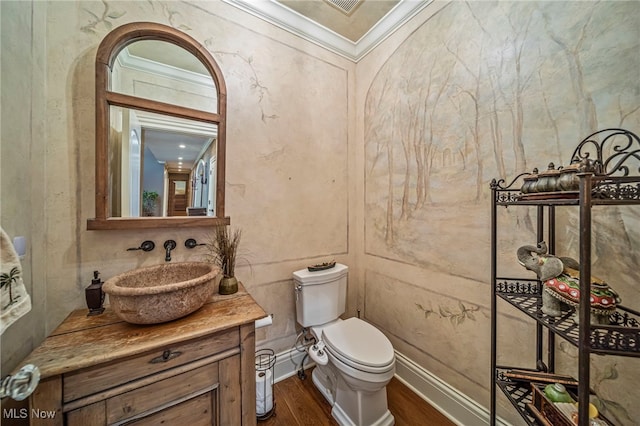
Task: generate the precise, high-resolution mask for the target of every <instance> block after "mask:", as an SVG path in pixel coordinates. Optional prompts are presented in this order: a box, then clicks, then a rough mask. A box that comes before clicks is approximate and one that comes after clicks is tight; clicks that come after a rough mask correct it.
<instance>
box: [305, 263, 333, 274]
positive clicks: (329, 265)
mask: <svg viewBox="0 0 640 426" xmlns="http://www.w3.org/2000/svg"><path fill="white" fill-rule="evenodd" d="M334 266H336V261H335V260H332V261H331V262H325V263H318V264H317V265H312V266H308V267H307V269H308V270H309V272H316V271H324V270H325V269H331V268H333V267H334Z"/></svg>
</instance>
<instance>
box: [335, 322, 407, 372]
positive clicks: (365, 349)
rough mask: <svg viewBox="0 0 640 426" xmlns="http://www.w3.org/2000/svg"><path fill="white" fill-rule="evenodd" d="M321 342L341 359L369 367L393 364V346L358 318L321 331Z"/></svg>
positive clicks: (376, 330)
mask: <svg viewBox="0 0 640 426" xmlns="http://www.w3.org/2000/svg"><path fill="white" fill-rule="evenodd" d="M322 340H323V341H324V343H325V344H326V345H327V346H329V347H330V348H331V349H332V350H334V351H336V352H337V353H339V354H340V355H342V356H343V357H345V358H347V359H349V360H351V361H353V362H355V363H358V364H360V365H364V366H369V367H384V366H387V365H389V364H390V363H392V362H393V359H394V354H393V346H392V345H391V342H390V341H389V339H387V336H385V335H384V334H382V332H381V331H380V330H378V329H377V328H375V327H374V326H372V325H371V324H369V323H367V322H365V321H362V320H360V319H358V318H349V319H346V320H344V321H340V322H338V323H336V324H334V325H332V326H330V327H327V328H325V329H324V330H322Z"/></svg>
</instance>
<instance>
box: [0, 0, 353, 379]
mask: <svg viewBox="0 0 640 426" xmlns="http://www.w3.org/2000/svg"><path fill="white" fill-rule="evenodd" d="M133 21H155V22H160V23H163V24H167V25H171V26H174V27H176V28H179V29H181V30H182V31H184V32H186V33H188V34H190V35H191V36H193V37H194V38H195V39H197V40H199V41H200V42H201V43H202V44H203V45H204V46H205V47H206V48H207V49H209V51H210V52H211V53H212V55H213V57H214V58H215V59H216V61H218V64H219V65H220V68H221V70H222V73H223V75H224V77H225V80H226V84H227V93H228V105H227V106H228V126H227V187H226V200H227V201H226V213H227V215H229V216H230V217H231V222H232V226H234V227H239V228H242V230H243V237H242V247H241V252H242V254H243V257H244V258H245V259H246V261H247V262H240V264H239V266H238V268H237V275H238V276H239V278H240V279H241V280H242V281H243V283H244V284H245V286H246V287H247V288H248V290H249V291H250V292H251V293H252V294H253V295H254V297H255V298H256V300H257V301H258V302H259V303H260V304H261V305H262V306H263V307H264V309H265V310H266V311H267V312H269V313H273V314H274V323H273V325H272V326H271V327H268V328H264V329H261V330H259V331H258V344H259V345H261V346H266V347H270V348H273V349H275V350H276V352H279V351H282V350H285V349H289V348H291V347H292V346H293V344H294V341H295V336H296V333H297V329H296V323H295V305H294V299H293V284H292V275H291V274H292V272H293V271H295V270H297V269H301V268H304V267H306V266H307V265H310V264H314V263H318V262H323V261H327V260H331V259H336V260H337V261H340V262H343V263H346V264H350V263H352V262H353V260H352V259H351V257H350V255H349V238H350V234H349V227H348V221H349V214H350V210H353V209H350V208H349V204H350V203H351V202H352V200H353V199H354V198H355V194H353V193H352V192H351V190H350V189H349V179H350V176H349V167H350V166H351V165H350V160H349V156H350V155H351V154H350V152H351V150H352V149H353V146H352V145H353V144H352V134H353V132H352V130H351V129H350V126H351V125H350V124H349V123H350V122H352V121H353V120H350V115H351V114H352V113H351V111H350V109H351V108H352V106H351V102H350V101H349V99H350V98H351V97H352V94H351V93H350V91H351V90H352V89H351V88H350V87H351V86H352V84H353V82H352V78H353V77H352V75H353V71H354V69H355V64H353V63H352V62H350V61H347V60H345V59H342V58H340V57H337V56H336V55H334V54H332V53H329V52H327V51H326V50H324V49H321V48H319V47H317V46H315V45H312V44H310V43H308V42H305V41H303V40H301V39H300V38H298V37H295V36H293V35H291V34H289V33H286V32H285V31H282V30H280V29H278V28H276V27H274V26H272V25H270V24H268V23H266V22H264V21H261V20H259V19H257V18H254V17H252V16H250V15H248V14H246V13H244V12H241V11H240V10H238V9H236V8H234V7H231V6H229V5H227V4H225V3H223V2H221V1H214V2H173V1H168V2H139V1H130V2H121V1H114V2H111V1H106V2H95V1H88V2H75V1H73V2H71V1H69V2H49V3H44V2H35V3H30V2H18V3H7V2H2V36H3V37H2V58H3V61H2V123H3V127H2V178H3V179H2V224H3V227H5V226H6V229H7V231H8V232H9V233H10V234H11V235H27V236H28V237H29V254H28V256H27V259H26V262H25V265H26V266H25V269H26V270H27V272H28V271H33V272H34V273H37V275H33V276H32V277H29V276H28V275H27V272H26V273H25V278H26V281H27V286H28V289H29V291H30V292H31V295H32V298H33V302H34V309H33V311H32V313H31V314H29V316H28V317H25V318H24V319H22V320H21V321H19V322H18V323H16V324H15V325H13V326H12V327H11V328H10V329H9V330H8V331H7V333H5V335H3V336H2V368H3V373H4V372H5V371H9V370H11V369H12V368H14V367H15V366H16V365H17V364H18V363H19V362H20V360H21V359H22V358H24V356H25V355H27V354H28V352H29V351H30V350H31V349H32V348H33V347H34V346H35V345H37V344H39V342H40V341H41V340H42V339H43V338H44V337H45V336H46V334H48V333H49V332H51V331H52V330H53V329H54V328H55V327H56V326H57V325H58V324H59V323H60V322H61V321H62V320H63V319H64V318H65V317H66V316H67V315H68V314H69V312H71V311H72V310H74V309H77V308H83V307H85V301H84V288H85V287H86V286H87V285H88V284H90V280H91V277H92V272H93V271H94V270H99V271H100V272H101V274H102V275H101V276H102V278H103V279H108V278H109V277H112V276H113V275H115V274H117V273H120V272H123V271H126V270H129V269H132V268H136V267H139V266H143V265H152V264H157V263H160V262H163V261H164V252H163V251H162V250H161V247H162V244H163V243H164V241H165V240H167V239H174V240H176V241H177V243H178V248H177V249H176V250H175V251H174V252H173V254H172V257H173V260H174V261H180V260H191V259H199V258H201V257H202V255H203V253H204V252H203V251H202V248H196V249H194V250H187V249H186V248H185V247H184V241H185V240H186V239H187V238H191V237H193V238H196V239H197V240H200V241H204V240H205V239H206V238H207V236H208V234H207V230H206V229H203V228H193V229H160V230H141V231H87V230H86V220H87V219H88V218H91V217H93V216H94V182H95V180H94V140H95V138H94V136H95V135H94V120H95V118H94V110H95V107H94V61H95V53H96V50H97V47H98V44H99V43H100V41H101V40H102V38H103V37H104V36H105V35H106V34H107V33H108V31H109V30H111V29H112V28H115V27H117V26H119V25H122V24H125V23H128V22H133ZM5 58H6V59H7V60H6V61H5ZM9 58H10V59H11V60H9ZM25 76H26V77H25ZM9 141H14V142H13V143H16V142H15V141H19V144H17V145H16V146H17V147H18V150H17V151H14V150H11V151H10V152H9V149H10V148H12V146H13V145H12V144H11V143H10V142H9ZM16 188H26V190H24V191H18V190H16ZM146 239H150V240H153V241H155V243H156V247H157V248H156V250H154V251H152V252H150V253H143V252H141V251H135V252H131V251H126V249H127V248H129V247H137V246H139V244H140V243H141V242H142V241H143V240H146ZM353 288H354V289H355V288H356V284H355V283H354V285H353ZM353 292H355V290H353ZM354 294H355V293H354ZM353 299H355V297H353ZM353 310H354V309H353V308H352V309H351V311H353ZM25 336H26V338H25Z"/></svg>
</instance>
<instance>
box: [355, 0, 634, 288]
mask: <svg viewBox="0 0 640 426" xmlns="http://www.w3.org/2000/svg"><path fill="white" fill-rule="evenodd" d="M486 6H487V4H486V3H483V4H482V5H480V4H475V3H473V2H471V3H457V2H454V3H452V4H449V5H448V6H446V7H445V8H444V9H443V10H442V11H441V12H440V13H438V14H437V15H436V16H434V17H433V18H432V22H430V24H429V25H425V26H423V27H421V28H419V29H417V30H416V32H415V33H414V34H413V35H412V36H410V37H409V38H408V39H407V41H406V42H405V43H404V44H403V45H401V46H400V47H399V48H398V49H397V51H396V52H395V53H394V54H393V55H392V56H391V57H390V58H389V60H388V61H387V63H385V65H384V66H383V67H382V68H381V70H380V71H379V74H378V75H377V76H376V78H375V79H374V81H373V82H372V84H371V86H370V89H369V92H368V94H367V99H366V101H365V144H366V145H365V149H366V155H367V175H366V203H367V211H368V212H369V215H368V221H367V237H366V238H367V240H366V242H367V250H368V251H369V252H371V253H379V254H381V255H384V256H391V257H394V258H396V257H397V258H402V259H403V260H405V261H409V262H413V263H417V264H422V265H427V264H430V265H435V266H436V267H437V268H440V269H446V267H447V266H448V265H450V264H451V263H455V264H458V263H462V264H465V263H466V264H467V265H468V268H463V270H462V271H460V272H461V273H462V274H463V275H464V276H468V277H473V276H474V272H473V270H474V269H476V268H477V267H479V266H481V263H480V262H478V263H476V264H473V261H472V262H471V263H469V262H466V261H465V260H463V259H461V258H460V259H457V260H460V261H461V262H456V261H452V262H442V261H441V260H443V259H441V258H440V257H439V256H441V255H439V254H438V253H437V252H436V251H437V248H436V246H435V245H434V244H431V242H430V241H428V237H430V238H431V239H433V238H434V237H436V236H437V237H438V238H439V239H441V240H445V241H446V242H452V243H453V244H454V247H452V248H459V249H462V246H460V245H459V244H460V243H459V242H458V243H457V244H456V242H455V237H454V236H453V235H450V236H447V235H444V234H443V233H446V232H447V231H446V229H445V228H446V227H445V226H438V225H439V224H443V225H444V224H450V225H452V226H458V227H460V228H461V230H462V231H463V232H465V235H466V237H467V238H468V239H472V240H475V239H478V240H480V239H482V232H483V230H484V229H485V228H486V225H485V226H481V225H480V222H479V221H474V220H473V218H467V217H465V216H464V215H458V214H455V213H457V212H458V211H459V207H460V206H461V205H464V206H465V209H466V210H465V211H466V212H467V213H468V215H469V216H472V217H476V218H482V217H485V216H486V215H487V214H488V213H487V212H486V211H485V210H487V209H485V208H484V205H483V203H484V202H485V201H484V200H486V199H487V197H488V190H487V185H488V184H487V182H488V181H489V180H490V179H491V178H493V177H501V178H507V179H508V178H509V177H513V176H515V175H516V174H518V173H520V172H523V171H527V170H529V168H532V167H534V166H535V167H538V168H541V169H544V168H546V166H547V164H548V163H549V162H554V163H555V164H556V165H558V164H563V163H567V162H568V157H569V155H570V152H571V151H572V149H573V147H574V146H575V144H577V142H578V141H579V140H580V138H581V137H583V136H585V135H586V134H588V133H590V132H591V130H592V129H594V128H598V127H599V125H600V124H601V123H600V122H599V120H598V114H599V113H600V114H604V115H605V116H606V123H607V124H606V125H608V126H611V125H612V124H618V123H617V121H618V118H617V117H616V122H615V123H611V117H610V116H611V113H612V111H611V108H610V103H609V102H608V100H607V99H605V97H604V96H603V88H601V87H598V88H597V90H599V91H600V93H599V95H600V98H598V97H597V96H596V94H595V93H593V91H594V89H593V88H592V86H593V85H594V83H596V82H597V81H598V78H600V79H602V78H605V77H606V75H607V69H609V70H610V69H612V68H615V64H616V63H617V62H620V61H624V60H631V61H635V62H637V60H634V59H632V58H631V59H629V58H625V57H624V56H622V55H620V53H619V50H617V49H609V48H608V47H607V45H608V44H612V43H615V41H614V40H615V37H614V36H613V34H615V32H616V31H619V30H620V29H619V28H616V25H614V24H611V23H605V22H602V21H599V20H597V19H594V16H596V15H597V11H598V8H599V7H603V5H602V4H600V3H589V4H588V7H582V8H579V9H578V8H576V7H574V5H570V6H567V5H561V4H548V3H544V2H543V3H540V2H526V3H513V2H497V3H493V4H492V7H486ZM454 17H455V18H454ZM623 18H624V17H623ZM453 21H455V22H456V25H454V26H452V25H448V23H449V22H453ZM627 26H628V24H627ZM439 27H446V31H444V32H440V33H437V34H436V32H428V29H429V28H439ZM631 38H632V34H630V41H627V43H629V42H633V40H631ZM614 46H615V47H618V46H616V45H612V47H614ZM604 53H607V54H609V55H610V57H609V58H606V57H599V55H600V56H601V55H602V54H604ZM602 63H609V64H610V65H609V67H608V68H607V69H605V68H604V67H602V65H601V64H602ZM623 69H624V70H626V74H625V75H623V76H622V78H619V79H616V80H611V79H609V80H610V83H609V86H610V87H607V88H606V90H607V91H608V92H609V93H621V92H624V86H625V84H629V83H631V84H633V83H634V82H633V80H632V73H631V70H630V68H629V67H628V66H627V67H623ZM594 74H595V75H599V77H596V78H594ZM599 100H600V104H598V101H599ZM625 101H626V102H625V107H624V108H625V109H626V110H627V111H629V112H628V113H626V115H625V113H624V112H622V111H620V112H618V111H615V112H616V115H617V116H620V117H622V116H623V115H624V117H625V119H629V118H631V119H633V120H635V121H636V122H637V121H638V118H637V113H636V114H635V115H634V114H633V113H631V111H633V110H635V108H637V102H638V101H637V96H636V99H635V100H634V101H631V102H629V101H628V100H626V99H625ZM634 102H635V103H634ZM629 105H631V106H629ZM576 106H578V107H577V108H576ZM616 109H621V108H618V107H616ZM549 147H552V149H551V150H549V149H548V148H549ZM529 171H530V170H529ZM456 209H458V210H456ZM452 212H453V213H454V214H452ZM383 218H384V220H382V219H383ZM454 218H455V222H456V223H455V224H453V223H452V222H453V220H454ZM520 223H521V224H522V226H524V228H525V229H528V230H529V232H533V227H532V225H531V219H530V218H529V217H528V216H527V214H526V213H525V214H524V215H523V217H522V218H521V222H520ZM430 224H431V225H430ZM417 230H419V234H422V235H417V234H416V231H417ZM381 243H383V244H381ZM440 246H441V245H440ZM461 251H462V250H461ZM449 254H450V253H449Z"/></svg>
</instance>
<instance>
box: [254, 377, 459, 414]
mask: <svg viewBox="0 0 640 426" xmlns="http://www.w3.org/2000/svg"><path fill="white" fill-rule="evenodd" d="M311 371H312V370H311V369H309V370H307V371H306V374H307V378H306V379H304V380H300V379H299V378H298V376H292V377H289V378H288V379H285V380H283V381H281V382H278V383H276V384H275V386H274V398H275V403H276V409H275V415H273V416H272V417H271V418H269V419H267V420H264V421H260V422H258V426H334V425H337V424H338V423H337V422H336V421H335V420H334V419H333V417H331V406H330V405H329V403H328V402H327V400H325V399H324V396H322V394H321V393H320V391H318V389H316V387H315V386H314V384H313V382H312V381H311ZM387 403H388V405H389V410H390V411H391V413H392V414H393V416H394V417H395V421H396V423H395V424H396V426H455V424H454V423H453V422H451V421H450V420H449V419H447V418H446V417H445V416H444V415H443V414H441V413H440V412H438V411H437V410H436V409H435V408H433V407H432V406H431V405H429V404H428V403H427V402H426V401H424V400H423V399H422V398H420V397H419V396H418V395H416V394H415V393H414V392H413V391H411V390H410V389H409V388H408V387H407V386H405V385H404V384H403V383H402V382H400V381H399V380H398V379H396V378H395V377H394V378H393V379H391V382H389V384H388V385H387Z"/></svg>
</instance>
